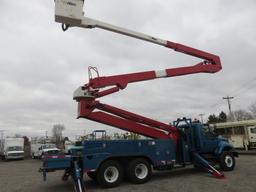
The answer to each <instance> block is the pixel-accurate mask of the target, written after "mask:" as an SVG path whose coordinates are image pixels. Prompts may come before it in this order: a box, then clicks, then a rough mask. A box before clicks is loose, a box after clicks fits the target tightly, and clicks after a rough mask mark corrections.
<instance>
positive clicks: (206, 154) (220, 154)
mask: <svg viewBox="0 0 256 192" xmlns="http://www.w3.org/2000/svg"><path fill="white" fill-rule="evenodd" d="M185 121H186V123H185V124H183V125H179V123H176V122H174V124H175V126H177V128H178V129H179V133H180V135H181V138H182V139H180V141H179V143H178V147H177V148H178V149H181V150H180V151H182V153H179V154H180V155H181V157H177V158H179V159H180V160H181V161H183V162H184V163H185V162H187V161H193V156H192V154H193V152H196V153H198V154H199V155H200V156H202V157H203V158H204V159H205V160H207V161H208V162H210V163H211V164H219V166H220V167H221V169H222V170H224V171H231V170H233V169H234V167H235V158H234V157H238V153H237V152H236V151H235V149H234V147H233V145H231V144H230V143H229V142H228V140H227V139H225V138H223V137H220V136H218V135H217V134H215V133H214V130H213V129H212V127H210V126H208V125H203V124H201V123H200V122H187V121H191V120H185ZM191 152H192V153H191Z"/></svg>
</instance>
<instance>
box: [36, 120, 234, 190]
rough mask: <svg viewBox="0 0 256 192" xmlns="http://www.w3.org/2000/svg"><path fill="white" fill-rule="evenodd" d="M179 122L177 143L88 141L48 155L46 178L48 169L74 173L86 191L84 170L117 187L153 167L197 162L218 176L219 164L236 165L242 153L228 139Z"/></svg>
mask: <svg viewBox="0 0 256 192" xmlns="http://www.w3.org/2000/svg"><path fill="white" fill-rule="evenodd" d="M180 122H185V123H184V124H182V125H179V124H180ZM175 125H176V126H177V127H178V129H179V132H180V134H181V135H182V136H181V137H182V139H180V140H179V143H177V144H174V141H173V140H171V139H145V140H94V141H84V142H83V143H82V145H81V146H76V147H74V148H73V149H72V150H71V153H70V154H69V155H60V154H58V155H51V156H45V157H44V158H43V167H42V168H41V171H42V172H43V175H44V178H45V179H46V173H47V172H51V171H57V170H64V175H63V177H62V179H63V180H67V179H68V177H69V176H71V178H72V179H73V181H74V189H75V191H79V192H80V191H85V186H84V181H83V175H84V173H86V174H87V175H88V176H89V177H90V178H91V179H93V180H95V181H96V182H98V183H99V184H100V185H101V186H102V187H115V186H117V185H118V184H119V183H120V182H121V181H122V180H123V178H124V177H127V178H128V180H130V181H131V182H132V183H136V184H142V183H145V182H147V181H149V179H150V178H151V175H152V169H155V170H171V169H173V168H178V167H185V166H186V165H192V164H193V165H194V166H195V167H196V168H202V169H205V170H207V171H209V172H210V173H211V174H213V175H214V176H216V177H218V178H223V176H224V175H223V174H222V173H221V172H220V171H218V170H217V169H216V168H215V167H214V166H215V165H219V167H220V169H221V170H223V171H232V170H233V169H234V167H235V158H234V157H237V156H238V153H237V152H235V151H234V148H233V146H232V145H231V144H229V143H228V141H227V140H226V139H224V138H221V137H217V136H216V135H214V134H213V133H212V132H211V131H209V130H208V129H207V128H205V127H204V126H203V125H202V124H201V123H192V122H191V120H187V119H183V120H179V121H177V122H175Z"/></svg>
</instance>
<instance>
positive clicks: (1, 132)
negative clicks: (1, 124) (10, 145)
mask: <svg viewBox="0 0 256 192" xmlns="http://www.w3.org/2000/svg"><path fill="white" fill-rule="evenodd" d="M4 132H5V130H0V134H1V137H0V139H1V142H0V149H1V148H2V147H3V140H4Z"/></svg>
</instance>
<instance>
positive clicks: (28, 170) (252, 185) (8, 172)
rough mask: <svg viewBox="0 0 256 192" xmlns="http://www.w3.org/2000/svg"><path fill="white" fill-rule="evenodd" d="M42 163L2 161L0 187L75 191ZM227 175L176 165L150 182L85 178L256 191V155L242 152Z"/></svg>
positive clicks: (91, 186)
mask: <svg viewBox="0 0 256 192" xmlns="http://www.w3.org/2000/svg"><path fill="white" fill-rule="evenodd" d="M40 165H41V162H40V161H39V160H32V159H26V160H24V161H22V160H21V161H10V162H4V161H0V191H1V192H14V191H17V192H68V191H72V190H73V187H72V183H71V181H68V182H63V181H61V179H60V178H61V175H62V172H54V173H50V174H49V175H48V180H47V182H43V181H42V176H41V174H39V173H38V172H37V170H38V169H39V167H40ZM225 175H226V177H227V179H224V180H218V179H215V178H213V177H212V176H211V175H209V174H208V173H204V172H198V171H197V170H195V169H194V168H192V167H188V168H186V169H182V170H181V169H176V170H174V171H169V172H156V173H154V174H153V178H152V179H151V180H150V182H148V183H146V184H143V185H133V184H130V183H128V182H123V183H122V184H121V185H120V186H119V187H117V188H114V189H108V190H106V189H101V188H99V187H98V186H97V184H95V183H94V182H93V181H91V180H89V179H88V178H86V181H85V185H86V186H87V190H88V191H114V192H120V191H124V192H126V191H127V192H130V191H137V192H142V191H143V192H144V191H145V192H146V191H151V192H154V191H159V192H160V191H161V192H164V191H168V192H181V191H185V192H186V191H189V192H200V191H202V192H205V191H207V192H210V191H218V192H221V191H227V192H240V191H246V192H255V191H256V155H254V156H252V155H251V156H249V155H243V156H240V157H239V159H237V166H236V169H235V170H234V171H233V172H226V173H225Z"/></svg>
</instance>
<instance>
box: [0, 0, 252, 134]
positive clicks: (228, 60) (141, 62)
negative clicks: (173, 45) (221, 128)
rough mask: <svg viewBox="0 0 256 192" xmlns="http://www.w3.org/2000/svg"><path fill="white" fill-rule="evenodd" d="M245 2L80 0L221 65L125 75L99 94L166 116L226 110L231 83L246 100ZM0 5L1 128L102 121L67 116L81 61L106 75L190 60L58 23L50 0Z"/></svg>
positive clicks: (241, 102) (93, 11)
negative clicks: (130, 78)
mask: <svg viewBox="0 0 256 192" xmlns="http://www.w3.org/2000/svg"><path fill="white" fill-rule="evenodd" d="M255 8H256V3H255V1H253V0H248V1H246V3H244V2H242V1H238V0H235V1H231V0H226V1H220V0H219V1H210V0H207V1H204V2H202V1H199V0H193V1H189V2H188V1H185V0H179V1H178V0H175V1H171V2H169V1H164V0H161V1H159V0H152V1H145V0H144V1H135V0H130V1H116V0H109V1H107V2H105V1H100V0H94V1H88V2H86V6H85V14H86V15H87V16H89V17H93V18H95V19H99V20H103V21H106V22H110V23H113V24H116V25H119V26H122V27H127V28H131V29H133V30H136V31H140V32H145V33H147V34H150V35H153V36H156V37H160V38H163V39H168V40H171V41H174V42H179V43H184V44H187V45H190V46H192V47H195V48H198V49H202V50H205V51H209V52H211V53H214V54H218V55H220V56H221V60H222V64H223V70H222V71H221V72H219V73H216V74H196V75H188V76H183V77H173V78H168V79H159V80H154V81H148V82H140V83H136V84H129V85H128V87H127V88H126V89H125V90H123V91H121V92H119V93H115V94H113V95H110V96H107V97H106V98H102V100H101V101H102V102H104V103H108V104H113V105H114V106H118V107H120V108H124V109H127V110H130V111H132V112H134V111H136V113H139V114H142V115H145V116H149V117H151V118H153V119H158V120H161V121H164V122H166V123H168V122H170V121H172V120H175V119H176V118H177V117H183V116H191V117H198V114H200V113H205V114H206V115H207V114H210V113H219V112H220V110H225V111H227V106H226V103H225V101H223V100H222V97H223V96H226V95H228V94H230V93H232V92H234V90H238V92H239V94H238V95H237V96H236V97H235V99H234V101H233V103H232V104H233V108H234V109H238V108H241V107H244V108H246V107H247V106H248V105H249V104H251V103H252V102H254V100H255V99H254V92H255V88H254V86H253V85H254V84H253V82H249V84H251V86H248V87H244V86H243V85H244V83H245V82H248V81H249V80H250V79H253V78H254V77H255V75H254V71H255V68H256V66H255V64H254V63H253V61H254V55H255V53H254V52H255V48H256V37H255V34H256V28H255V26H254V23H256V21H255V20H256V19H255V18H256V13H255ZM0 9H1V11H0V26H1V30H0V38H1V39H0V40H1V46H0V51H1V54H0V114H1V115H0V126H1V128H3V129H5V130H8V131H9V134H12V133H15V132H17V133H20V132H22V133H24V134H28V135H37V134H38V135H43V134H45V131H46V130H47V131H48V132H49V133H50V131H51V127H52V126H53V124H55V123H63V124H65V125H66V127H67V129H66V131H65V133H66V134H68V135H72V133H73V135H76V134H81V133H82V132H83V130H86V131H87V133H88V132H90V131H91V130H93V129H105V128H106V126H105V125H100V124H98V123H94V122H91V121H88V120H84V119H81V120H76V119H75V118H76V111H77V109H76V107H77V106H76V102H75V101H73V100H72V93H73V91H74V90H75V89H76V88H77V87H78V86H80V85H83V84H85V83H86V82H87V81H88V75H87V67H88V66H90V65H92V66H97V67H98V69H99V72H100V74H101V75H102V76H107V75H116V74H122V73H132V72H139V71H147V70H160V69H165V68H172V67H179V66H188V65H192V64H195V63H197V62H198V61H200V60H198V59H196V58H193V57H190V56H185V55H184V54H181V53H176V52H174V51H172V50H168V49H166V48H164V47H159V46H158V45H152V44H150V43H148V42H143V41H139V40H136V39H132V38H129V37H124V36H121V35H118V34H113V33H110V32H105V31H103V30H100V29H92V30H85V29H81V28H70V29H69V30H68V31H66V32H62V31H61V28H60V24H57V23H55V22H54V2H53V1H39V2H38V1H33V2H27V1H25V0H20V1H15V2H14V1H7V0H4V1H1V2H0ZM254 81H255V79H254ZM243 87H244V91H239V90H240V89H242V88H243ZM138 101H139V102H138ZM107 129H108V130H109V131H110V132H113V131H117V130H116V129H111V128H110V127H109V126H108V127H107Z"/></svg>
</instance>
